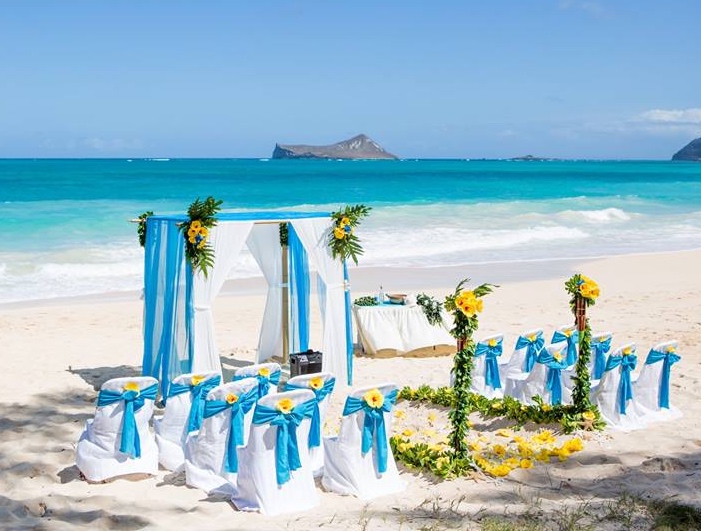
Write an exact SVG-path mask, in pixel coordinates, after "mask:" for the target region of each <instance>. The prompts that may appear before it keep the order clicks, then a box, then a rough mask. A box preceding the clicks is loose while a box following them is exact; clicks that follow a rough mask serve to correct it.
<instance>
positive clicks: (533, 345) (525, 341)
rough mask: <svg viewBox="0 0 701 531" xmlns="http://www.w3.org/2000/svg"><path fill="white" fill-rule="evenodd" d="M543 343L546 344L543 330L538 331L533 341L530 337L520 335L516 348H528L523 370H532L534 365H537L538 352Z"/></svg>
mask: <svg viewBox="0 0 701 531" xmlns="http://www.w3.org/2000/svg"><path fill="white" fill-rule="evenodd" d="M543 345H545V339H544V338H543V332H538V334H536V337H535V338H534V339H533V341H531V340H530V339H529V338H528V337H524V336H519V337H518V339H517V340H516V350H520V349H522V348H525V349H526V359H525V363H524V366H523V372H531V371H532V370H533V365H535V362H536V359H537V358H538V353H539V352H540V351H541V350H542V349H543Z"/></svg>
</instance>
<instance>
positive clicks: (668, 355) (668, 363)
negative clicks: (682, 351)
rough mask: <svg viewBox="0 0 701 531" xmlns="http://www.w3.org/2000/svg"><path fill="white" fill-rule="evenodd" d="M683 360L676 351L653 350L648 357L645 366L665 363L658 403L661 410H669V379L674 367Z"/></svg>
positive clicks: (661, 375)
mask: <svg viewBox="0 0 701 531" xmlns="http://www.w3.org/2000/svg"><path fill="white" fill-rule="evenodd" d="M679 360H681V357H679V355H678V354H676V353H675V352H674V351H671V350H670V351H667V352H661V351H659V350H655V349H652V350H650V352H649V353H648V355H647V359H646V360H645V365H652V364H653V363H658V362H660V361H662V362H663V365H662V373H661V374H660V389H659V393H658V396H657V403H658V405H659V406H660V407H661V408H665V409H669V379H670V376H671V374H670V373H671V370H672V365H674V364H675V363H677V362H678V361H679Z"/></svg>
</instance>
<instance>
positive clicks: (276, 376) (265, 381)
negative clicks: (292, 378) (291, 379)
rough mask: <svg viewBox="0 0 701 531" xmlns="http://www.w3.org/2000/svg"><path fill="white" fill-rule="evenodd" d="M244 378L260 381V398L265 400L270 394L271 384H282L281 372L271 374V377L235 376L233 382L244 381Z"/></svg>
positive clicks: (259, 375)
mask: <svg viewBox="0 0 701 531" xmlns="http://www.w3.org/2000/svg"><path fill="white" fill-rule="evenodd" d="M244 378H257V379H258V398H263V397H264V396H265V395H267V394H268V393H269V392H270V384H273V385H278V384H279V383H280V371H279V370H277V371H275V372H271V373H270V376H263V375H262V374H235V375H234V379H233V381H234V382H236V381H238V380H243V379H244Z"/></svg>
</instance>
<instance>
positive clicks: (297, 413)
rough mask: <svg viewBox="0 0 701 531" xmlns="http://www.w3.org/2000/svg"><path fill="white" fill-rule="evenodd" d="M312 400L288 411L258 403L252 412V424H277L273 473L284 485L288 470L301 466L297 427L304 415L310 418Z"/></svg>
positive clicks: (312, 406)
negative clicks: (283, 411) (284, 411)
mask: <svg viewBox="0 0 701 531" xmlns="http://www.w3.org/2000/svg"><path fill="white" fill-rule="evenodd" d="M313 411H314V400H308V401H307V402H302V403H301V404H298V405H296V406H295V407H294V408H293V409H292V411H291V412H290V413H287V414H285V413H282V412H281V411H279V410H277V409H273V408H269V407H267V406H262V405H260V404H258V405H257V406H256V409H255V411H254V412H253V424H271V425H273V426H277V444H276V445H275V474H276V476H277V484H278V485H284V484H285V483H287V482H288V481H289V480H290V472H291V471H292V470H297V469H298V468H300V467H301V466H302V463H301V462H300V460H299V448H298V446H297V427H298V426H299V425H300V424H301V423H302V420H304V418H305V417H307V418H311V416H312V414H313Z"/></svg>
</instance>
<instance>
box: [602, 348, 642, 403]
mask: <svg viewBox="0 0 701 531" xmlns="http://www.w3.org/2000/svg"><path fill="white" fill-rule="evenodd" d="M637 363H638V357H637V356H636V355H635V354H628V355H626V356H609V359H608V360H607V361H606V370H607V371H610V370H612V369H615V368H616V367H618V366H619V365H620V366H621V382H620V383H619V384H618V409H619V411H620V412H621V415H625V414H626V402H628V400H631V399H632V398H633V384H632V382H631V381H630V373H631V371H632V370H633V369H635V366H636V365H637Z"/></svg>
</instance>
